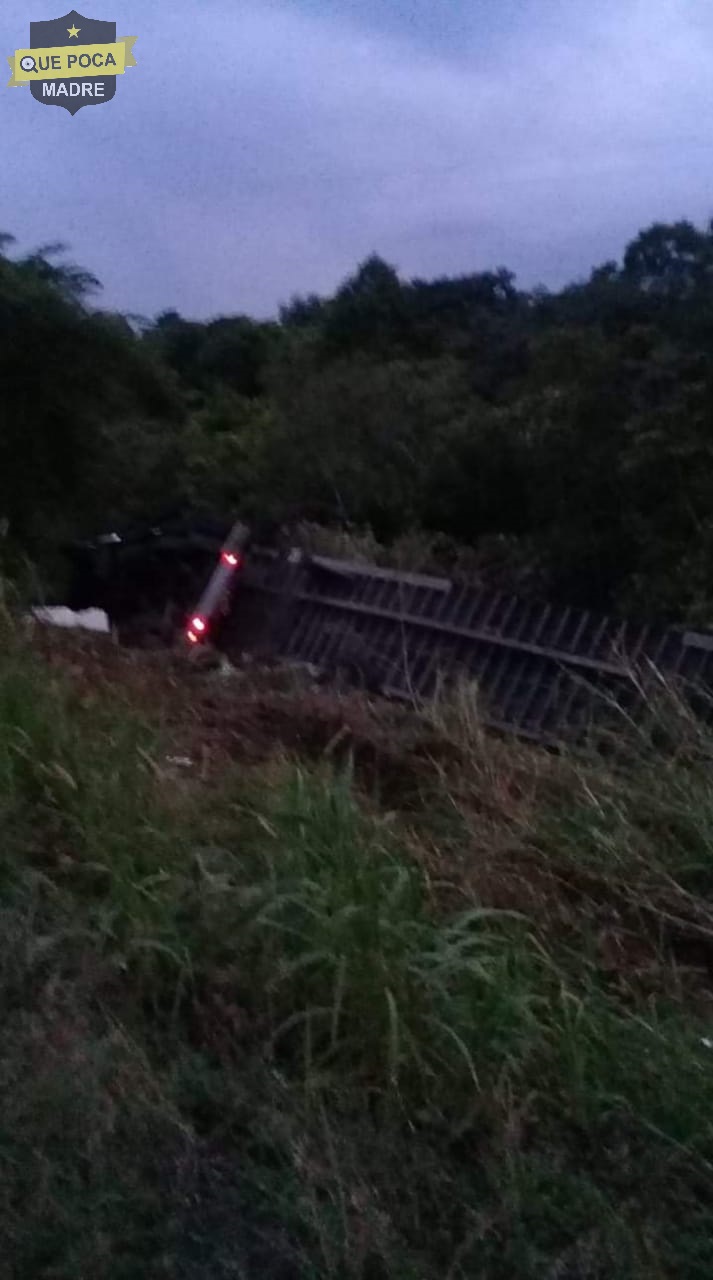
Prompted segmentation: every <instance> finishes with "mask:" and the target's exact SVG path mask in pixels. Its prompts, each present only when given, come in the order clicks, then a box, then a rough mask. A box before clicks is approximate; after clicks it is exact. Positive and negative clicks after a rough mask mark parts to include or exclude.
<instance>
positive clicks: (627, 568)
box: [0, 222, 713, 622]
mask: <svg viewBox="0 0 713 1280" xmlns="http://www.w3.org/2000/svg"><path fill="white" fill-rule="evenodd" d="M9 241H10V238H9V237H5V238H4V239H3V241H2V242H1V243H0V251H3V252H4V254H5V256H0V392H1V394H2V405H3V409H4V413H3V420H2V431H1V433H0V519H2V520H3V521H4V525H3V527H5V525H7V527H8V528H9V535H10V539H12V540H13V541H14V542H15V544H16V545H20V546H22V547H23V548H24V549H27V550H30V551H31V553H32V554H33V555H35V556H39V557H40V558H41V557H42V554H43V548H45V549H46V548H47V547H48V546H50V545H51V544H52V542H53V540H55V539H56V535H57V533H58V531H61V532H62V533H63V534H69V533H74V532H79V531H80V530H87V529H90V528H92V527H94V526H96V525H97V524H100V525H103V524H106V523H107V522H110V521H113V520H118V519H120V518H122V519H127V518H136V517H150V518H151V519H154V518H158V517H159V516H160V514H161V513H162V512H163V511H165V510H169V509H171V510H176V511H181V512H189V511H195V510H198V509H203V510H204V511H211V512H214V513H215V514H221V515H223V514H230V513H231V512H233V511H236V510H240V511H241V512H244V513H245V514H247V515H253V516H254V515H260V516H263V517H267V518H274V519H278V520H281V521H293V520H304V519H307V520H312V521H317V522H320V523H322V524H327V525H330V524H332V525H340V526H341V527H344V526H345V525H349V526H351V527H360V528H364V527H367V526H368V527H369V528H370V529H371V530H372V531H373V533H374V534H375V535H376V537H377V538H379V539H380V540H381V541H386V542H389V541H391V540H393V539H394V538H396V537H397V536H399V535H402V534H404V533H405V532H411V531H413V530H422V531H424V532H425V533H426V534H428V535H435V534H439V535H442V536H441V546H444V545H446V543H447V542H448V540H450V541H451V542H458V543H463V544H466V545H469V546H473V547H476V548H480V550H481V553H482V557H483V561H484V563H485V564H486V567H487V562H488V557H489V556H490V557H492V555H493V548H497V556H498V557H499V559H500V562H501V564H502V562H503V561H504V562H505V565H506V568H507V571H508V572H509V573H510V574H511V575H512V578H513V580H515V579H516V576H517V582H518V583H520V582H521V581H522V569H523V567H525V568H526V569H527V572H528V575H529V580H530V584H531V587H532V589H537V590H539V591H541V592H547V593H549V594H552V595H557V596H559V597H560V598H566V599H568V600H571V601H572V602H576V603H586V604H589V605H591V606H593V607H602V606H606V607H612V608H618V609H620V610H628V611H635V612H647V613H648V612H652V611H655V612H659V613H662V614H666V615H668V616H671V617H674V618H676V617H686V618H691V619H696V620H698V621H700V622H705V621H708V622H710V621H711V615H713V586H711V585H710V579H711V575H710V573H709V572H708V569H709V564H710V561H711V555H712V554H713V516H712V515H711V511H712V510H713V502H712V500H711V499H713V453H712V450H713V437H712V435H711V428H710V424H711V408H712V407H713V355H712V354H711V352H712V350H713V347H712V344H711V337H713V223H711V225H710V226H709V227H708V228H706V229H705V230H698V229H696V228H695V227H694V226H692V225H691V224H690V223H687V222H679V223H676V224H673V225H662V224H659V225H654V226H652V227H650V228H649V229H648V230H646V231H643V232H642V233H641V234H640V235H639V236H637V238H636V239H635V240H634V241H633V242H632V243H631V244H630V245H629V246H628V247H627V249H626V251H625V253H624V255H623V259H622V262H621V263H616V262H608V263H605V264H604V265H603V266H601V267H598V268H597V269H596V270H594V271H593V272H592V274H591V276H590V278H589V280H587V281H586V282H582V283H577V284H573V285H571V286H569V287H567V288H565V289H563V290H561V291H560V292H557V293H551V292H548V291H546V290H544V289H540V290H535V291H533V292H523V291H522V290H519V289H517V288H516V285H515V281H514V278H513V276H512V275H511V274H510V273H509V272H508V271H506V270H504V269H499V270H497V271H493V272H479V273H477V274H473V275H467V276H462V277H459V278H453V279H440V280H434V281H430V282H429V281H423V280H412V281H403V280H401V279H400V278H399V276H398V274H397V272H396V271H395V270H394V269H393V268H392V267H391V266H389V265H388V264H386V263H385V262H383V261H382V260H381V259H379V258H378V257H372V258H370V259H369V260H368V261H366V262H365V263H363V264H362V265H361V266H360V267H359V269H358V270H357V271H356V273H355V274H354V275H353V276H352V277H350V278H349V279H348V280H346V281H345V283H344V284H343V285H342V286H341V287H340V288H339V289H338V290H337V292H336V293H335V295H334V296H333V297H332V298H318V297H315V296H309V297H305V298H296V299H293V301H292V302H291V303H290V304H289V305H288V306H286V307H284V308H283V309H282V311H281V313H280V317H279V321H275V322H270V323H259V322H256V321H253V320H251V319H249V318H248V317H246V316H241V315H237V316H231V317H221V318H218V319H215V320H212V321H210V322H206V323H199V322H195V321H189V320H187V319H184V318H183V317H181V316H180V315H178V314H177V313H176V312H175V311H168V312H165V313H164V314H163V315H161V316H159V317H158V318H157V319H156V321H155V322H154V323H151V324H144V323H139V322H136V321H133V322H130V321H129V320H127V319H125V318H124V317H121V316H116V315H112V314H109V313H106V312H102V311H97V310H96V309H95V308H94V307H93V306H92V305H90V297H91V293H92V291H93V290H94V289H95V288H96V283H97V282H96V281H94V280H93V278H92V277H91V276H89V275H88V274H87V273H86V272H83V271H81V270H79V269H78V268H76V267H72V266H66V265H61V258H60V259H59V264H58V259H57V252H56V251H57V246H49V247H47V248H45V249H44V250H39V251H38V252H35V253H33V254H31V255H29V256H26V257H23V258H18V257H16V256H13V255H12V252H11V248H10V244H9Z"/></svg>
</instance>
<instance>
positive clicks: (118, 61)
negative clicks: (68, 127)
mask: <svg viewBox="0 0 713 1280" xmlns="http://www.w3.org/2000/svg"><path fill="white" fill-rule="evenodd" d="M137 40H138V36H123V38H122V39H121V40H117V41H115V42H114V43H113V44H80V45H60V46H59V47H58V48H56V49H17V50H16V51H15V53H14V54H13V56H12V57H11V58H8V62H9V63H10V70H11V71H12V76H11V78H10V81H9V84H8V86H7V87H8V88H13V87H15V88H16V87H18V86H21V85H25V84H32V82H33V81H35V80H73V79H75V77H77V76H99V75H102V76H123V74H124V72H125V70H126V68H127V67H135V66H136V59H135V57H134V54H133V48H134V45H135V43H136V41H137Z"/></svg>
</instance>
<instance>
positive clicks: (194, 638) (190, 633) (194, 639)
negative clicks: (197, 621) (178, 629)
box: [186, 631, 198, 644]
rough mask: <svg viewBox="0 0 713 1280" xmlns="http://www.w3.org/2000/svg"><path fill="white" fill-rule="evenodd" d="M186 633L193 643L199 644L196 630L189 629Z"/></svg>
mask: <svg viewBox="0 0 713 1280" xmlns="http://www.w3.org/2000/svg"><path fill="white" fill-rule="evenodd" d="M186 635H187V636H188V639H189V640H190V642H191V644H198V636H197V635H196V633H195V631H187V632H186Z"/></svg>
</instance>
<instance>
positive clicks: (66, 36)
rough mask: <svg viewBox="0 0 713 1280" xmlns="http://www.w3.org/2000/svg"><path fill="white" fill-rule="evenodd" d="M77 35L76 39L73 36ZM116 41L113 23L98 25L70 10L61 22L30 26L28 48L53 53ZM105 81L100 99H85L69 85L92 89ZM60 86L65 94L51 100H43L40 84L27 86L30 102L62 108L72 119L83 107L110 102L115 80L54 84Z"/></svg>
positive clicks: (88, 78)
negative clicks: (89, 86) (87, 85)
mask: <svg viewBox="0 0 713 1280" xmlns="http://www.w3.org/2000/svg"><path fill="white" fill-rule="evenodd" d="M73 32H76V35H74V34H72V33H73ZM115 40H116V23H115V22H98V21H97V20H96V19H95V18H83V17H82V15H81V13H77V10H76V9H72V11H71V13H67V14H65V16H64V17H63V18H54V19H53V21H52V22H31V23H30V47H31V48H32V49H55V48H58V47H59V46H60V45H79V44H112V43H113V41H115ZM99 80H103V81H104V94H103V97H101V98H95V97H94V96H93V93H92V96H91V97H90V96H88V95H87V94H86V93H85V92H84V90H83V89H81V88H80V90H79V92H78V93H77V92H76V90H74V89H72V90H70V85H73V84H74V85H85V84H91V85H94V84H96V83H97V81H99ZM56 84H57V91H58V92H59V86H60V85H64V86H65V91H66V92H65V93H60V96H59V97H57V96H53V97H51V98H48V97H45V96H43V86H42V81H35V82H34V83H33V84H31V85H30V90H31V93H32V96H33V98H35V100H36V101H37V102H43V103H44V104H45V106H47V107H64V109H65V111H68V112H69V114H70V115H72V116H74V115H76V114H77V112H78V111H81V109H82V107H100V106H101V105H102V103H103V102H110V101H111V99H112V98H113V97H114V94H115V93H116V76H106V75H105V76H102V75H98V76H75V77H73V78H72V80H57V81H56Z"/></svg>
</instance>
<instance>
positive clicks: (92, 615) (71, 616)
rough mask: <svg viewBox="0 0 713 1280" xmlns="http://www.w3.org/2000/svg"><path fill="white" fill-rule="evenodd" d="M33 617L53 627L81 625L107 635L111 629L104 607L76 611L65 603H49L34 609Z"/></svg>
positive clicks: (82, 627)
mask: <svg viewBox="0 0 713 1280" xmlns="http://www.w3.org/2000/svg"><path fill="white" fill-rule="evenodd" d="M32 617H33V618H35V619H36V620H37V622H47V623H49V625H50V626H52V627H79V628H81V629H82V630H84V631H101V632H102V633H104V634H105V635H106V634H108V633H109V632H110V631H111V626H110V624H109V618H108V617H107V615H106V613H105V612H104V610H103V609H80V610H79V612H78V613H75V612H74V610H72V609H67V608H66V607H65V606H64V605H49V606H46V607H41V608H40V607H38V608H35V609H33V610H32Z"/></svg>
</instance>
